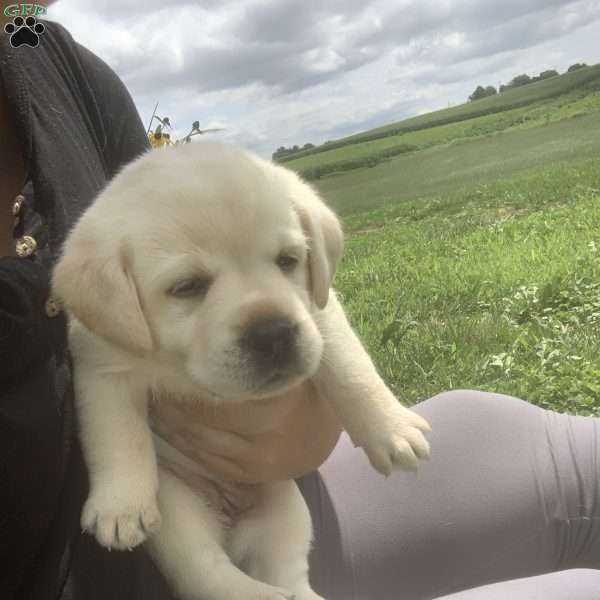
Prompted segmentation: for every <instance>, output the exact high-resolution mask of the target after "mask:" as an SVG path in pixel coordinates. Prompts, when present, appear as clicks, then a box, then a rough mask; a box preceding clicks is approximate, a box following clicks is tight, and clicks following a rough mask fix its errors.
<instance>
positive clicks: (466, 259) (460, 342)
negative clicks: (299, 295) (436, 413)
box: [336, 159, 600, 414]
mask: <svg viewBox="0 0 600 600" xmlns="http://www.w3.org/2000/svg"><path fill="white" fill-rule="evenodd" d="M346 228H347V231H348V238H347V251H346V256H345V258H344V260H343V264H342V266H341V268H340V271H339V273H338V275H337V277H336V288H337V289H338V291H339V293H340V294H341V298H342V301H343V303H344V305H345V307H346V308H347V310H348V314H349V317H350V320H351V322H352V323H353V324H354V325H355V327H356V328H357V330H358V332H359V335H360V336H361V338H362V339H363V341H364V342H365V344H366V346H367V348H368V349H369V351H370V352H371V355H372V356H373V357H374V360H375V363H376V364H377V366H378V368H379V370H380V372H381V374H382V375H383V377H384V378H385V380H386V381H387V382H388V384H389V385H390V386H391V387H392V389H394V391H395V392H396V394H397V395H398V397H399V398H401V399H402V400H403V401H404V402H406V403H408V404H412V403H414V402H417V401H419V400H423V399H425V398H427V397H429V396H432V395H434V394H436V393H438V392H441V391H443V390H448V389H453V388H454V389H456V388H475V389H484V390H489V391H497V392H502V393H507V394H512V395H516V396H518V397H521V398H525V399H527V400H529V401H531V402H534V403H536V404H538V405H540V406H543V407H546V408H553V409H555V410H560V411H567V412H571V413H577V414H600V358H599V357H600V336H599V335H598V327H599V326H600V161H599V160H596V159H592V160H587V161H574V162H571V163H566V164H561V165H555V166H553V167H552V168H548V169H538V170H535V171H533V172H530V173H526V174H521V175H518V176H513V177H511V178H508V179H506V180H503V179H499V180H496V181H494V182H490V183H486V184H481V185H478V186H474V187H471V188H469V189H463V190H461V191H457V192H455V193H452V194H449V195H447V196H434V197H428V198H420V199H418V200H413V201H406V202H402V203H398V204H396V205H393V206H390V207H388V208H386V209H379V210H377V211H373V212H372V213H361V214H358V215H354V216H348V217H347V218H346Z"/></svg>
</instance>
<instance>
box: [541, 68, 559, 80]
mask: <svg viewBox="0 0 600 600" xmlns="http://www.w3.org/2000/svg"><path fill="white" fill-rule="evenodd" d="M557 75H558V71H556V70H555V69H548V70H547V71H542V72H541V73H540V76H539V79H549V78H550V77H556V76H557Z"/></svg>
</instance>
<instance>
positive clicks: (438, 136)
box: [285, 77, 600, 173]
mask: <svg viewBox="0 0 600 600" xmlns="http://www.w3.org/2000/svg"><path fill="white" fill-rule="evenodd" d="M599 79H600V77H599ZM599 85H600V81H599ZM590 113H597V114H598V115H600V91H595V92H592V93H586V90H577V91H575V92H571V93H568V94H565V96H561V97H560V98H556V99H552V100H546V101H542V102H540V103H537V104H534V105H530V106H527V107H524V108H516V109H512V110H508V111H505V112H501V113H496V114H492V115H485V116H482V117H476V118H473V119H468V120H466V121H460V122H457V123H450V124H448V125H441V126H438V127H432V128H428V129H421V130H419V131H412V132H409V133H405V134H402V135H397V136H390V137H384V138H381V139H378V140H373V141H371V142H363V143H360V144H351V145H347V146H343V147H341V148H338V149H335V150H330V151H328V152H323V153H319V154H310V155H308V156H304V157H302V158H297V159H295V160H293V161H288V162H286V163H285V165H286V167H288V168H292V169H294V170H295V171H298V172H299V173H306V172H307V170H308V169H311V168H314V167H317V166H322V165H328V164H331V163H337V162H339V161H345V160H355V159H361V158H362V159H368V158H369V157H371V156H374V155H375V156H377V155H378V154H379V153H381V152H382V151H386V150H388V149H390V148H394V147H397V146H400V145H407V144H409V145H412V146H415V149H419V150H422V149H426V148H430V147H432V146H437V145H443V144H448V143H454V142H456V141H457V140H465V139H472V138H476V137H480V136H483V135H490V134H493V133H499V132H502V131H505V132H506V131H512V130H515V129H530V128H534V127H538V126H540V125H546V124H549V123H553V122H556V121H561V120H563V119H567V118H572V117H580V116H582V115H585V114H590Z"/></svg>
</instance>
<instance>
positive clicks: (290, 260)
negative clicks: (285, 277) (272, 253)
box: [275, 254, 298, 273]
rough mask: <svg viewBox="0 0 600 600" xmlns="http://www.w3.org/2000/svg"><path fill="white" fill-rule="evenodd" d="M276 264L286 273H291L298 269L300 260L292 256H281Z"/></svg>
mask: <svg viewBox="0 0 600 600" xmlns="http://www.w3.org/2000/svg"><path fill="white" fill-rule="evenodd" d="M275 262H276V263H277V266H278V267H279V268H280V269H281V270H282V271H283V272H284V273H289V272H290V271H293V270H294V269H295V268H296V265H297V264H298V259H297V258H296V257H295V256H291V255H290V254H280V255H279V256H278V257H277V260H276V261H275Z"/></svg>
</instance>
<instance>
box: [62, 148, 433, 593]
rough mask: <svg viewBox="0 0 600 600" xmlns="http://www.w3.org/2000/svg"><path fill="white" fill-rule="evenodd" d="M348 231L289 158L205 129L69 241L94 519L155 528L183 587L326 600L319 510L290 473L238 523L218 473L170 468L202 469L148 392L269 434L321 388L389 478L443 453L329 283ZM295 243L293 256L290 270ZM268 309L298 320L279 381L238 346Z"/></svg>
mask: <svg viewBox="0 0 600 600" xmlns="http://www.w3.org/2000/svg"><path fill="white" fill-rule="evenodd" d="M342 239H343V238H342V231H341V228H340V225H339V222H338V220H337V218H336V216H335V215H334V213H333V212H332V211H331V210H330V209H329V208H328V207H327V206H326V205H325V204H324V203H323V202H322V201H321V200H320V198H319V197H318V195H317V194H316V192H315V191H314V190H313V189H312V188H311V187H309V186H308V185H307V184H305V183H304V182H302V181H301V180H300V179H299V178H298V177H297V176H296V175H295V174H293V173H292V172H291V171H288V170H287V169H284V168H282V167H280V166H276V165H274V164H271V163H270V162H267V161H264V160H262V159H259V158H257V157H255V156H253V155H251V154H249V153H247V152H244V151H242V150H239V149H237V148H234V147H231V146H226V145H221V144H209V143H202V144H189V145H185V146H182V147H177V148H174V149H169V150H161V151H157V150H155V151H152V152H149V153H147V154H145V155H144V156H142V157H140V158H139V159H137V160H136V161H134V162H133V163H131V164H130V165H128V166H127V167H125V168H124V169H123V170H122V171H121V172H120V173H119V174H118V175H117V176H116V178H115V179H114V180H113V181H112V182H111V183H110V184H109V185H108V186H107V188H106V189H105V190H104V191H103V192H102V193H101V194H100V196H99V197H98V198H97V200H96V201H95V202H94V204H93V205H92V206H91V207H90V208H89V209H88V210H87V212H86V213H85V214H84V215H83V216H82V218H81V219H80V221H79V222H78V224H77V225H76V226H75V228H74V229H73V231H72V232H71V234H70V235H69V237H68V239H67V241H66V244H65V247H64V253H63V256H62V258H61V260H60V261H59V263H58V264H57V267H56V269H55V272H54V277H53V285H54V290H55V293H56V294H57V295H58V296H59V298H60V299H61V301H62V302H63V304H64V306H65V307H66V309H67V311H68V313H69V315H70V317H71V326H70V341H71V347H72V351H73V355H74V360H75V367H76V368H75V386H76V396H77V408H78V415H79V422H80V434H81V440H82V445H83V449H84V453H85V458H86V462H87V466H88V469H89V473H90V482H91V490H90V494H89V498H88V499H87V502H86V504H85V506H84V509H83V514H82V526H83V527H84V528H86V529H87V530H88V532H90V533H93V534H95V536H96V538H97V540H98V541H99V543H100V544H102V545H104V546H106V547H108V548H117V549H124V548H131V547H134V546H136V545H138V544H140V543H142V542H144V541H146V540H147V546H148V549H149V551H150V553H151V554H152V556H153V557H154V559H155V560H156V562H157V564H158V565H159V567H160V568H161V569H162V571H163V572H164V573H165V575H166V576H167V578H168V580H169V581H170V582H171V585H172V586H173V589H174V590H176V593H177V594H178V595H179V596H180V597H181V598H183V599H185V600H259V599H260V600H275V599H282V598H296V600H316V599H318V598H319V596H317V594H315V592H313V591H312V590H311V589H310V586H309V583H308V562H307V556H308V552H309V547H310V543H311V537H312V528H311V522H310V515H309V512H308V509H307V507H306V505H305V503H304V501H303V499H302V497H301V495H300V493H299V491H298V489H297V487H296V485H295V483H294V482H292V481H281V482H275V483H271V484H266V485H262V486H258V487H257V496H256V502H255V503H254V505H253V506H252V507H251V509H250V510H248V511H246V512H244V513H243V514H242V515H241V516H240V517H239V518H238V519H236V520H235V521H234V522H232V523H230V524H229V525H230V526H229V527H226V526H224V525H223V518H222V517H223V515H219V514H218V513H219V510H218V503H216V502H214V501H211V500H210V497H209V494H208V492H209V490H208V487H207V488H206V493H203V489H202V488H200V489H198V488H193V487H192V486H190V485H188V484H187V483H186V479H185V477H184V478H182V477H179V476H177V475H174V471H173V470H172V469H169V468H166V467H165V465H169V464H176V465H178V466H179V467H181V469H183V470H185V469H188V470H189V472H190V473H191V472H193V471H194V469H196V466H195V465H194V464H190V462H191V461H189V460H187V459H186V458H185V457H183V456H182V455H180V454H179V453H178V452H177V451H176V450H175V449H174V448H172V447H171V446H170V445H169V444H167V443H166V442H165V440H164V439H160V438H155V437H153V434H152V432H151V429H150V426H149V419H148V407H149V404H150V403H154V406H155V407H156V408H157V414H158V418H160V403H161V402H173V401H176V402H177V401H180V402H186V403H190V404H195V405H197V406H198V407H204V409H206V407H212V408H211V410H215V411H218V410H222V411H223V414H224V415H226V417H227V419H228V421H227V423H228V426H229V427H230V428H231V430H232V431H242V432H254V433H256V432H260V431H266V430H269V428H271V427H275V426H277V423H278V420H279V419H280V418H281V415H283V414H285V412H286V410H289V407H290V406H291V404H290V403H291V402H298V401H304V400H306V401H307V400H308V399H310V398H312V397H314V395H315V394H318V395H319V397H324V398H325V399H326V401H327V402H329V403H330V405H331V407H332V410H333V411H334V412H335V415H337V418H338V419H339V422H340V423H341V425H342V426H343V427H344V428H345V429H346V430H347V431H348V433H349V435H350V436H351V438H352V440H353V442H354V443H355V445H357V446H361V447H362V448H363V449H364V451H365V452H366V454H367V455H368V457H369V459H370V461H371V463H372V465H373V466H374V468H376V469H377V470H378V471H379V472H381V473H383V474H384V475H389V474H390V473H391V472H392V470H393V468H394V467H404V468H409V469H415V468H416V466H417V462H418V460H419V459H424V458H427V457H428V456H429V446H428V443H427V441H426V440H425V438H424V436H423V433H422V432H424V431H428V430H429V427H428V425H427V423H426V422H425V421H424V420H423V419H422V418H421V417H419V416H418V415H416V414H415V413H414V412H412V411H410V410H408V409H407V408H405V407H403V406H402V405H401V404H400V403H399V402H398V401H397V400H396V398H395V397H394V396H393V395H392V393H391V392H390V391H389V389H388V388H387V387H386V385H385V384H384V382H383V381H382V380H381V378H380V377H379V376H378V374H377V372H376V370H375V368H374V366H373V364H372V362H371V360H370V358H369V357H368V355H367V354H366V352H365V350H364V348H363V347H362V345H361V343H360V341H359V340H358V338H357V337H356V335H355V334H354V332H353V331H352V329H351V327H350V325H349V323H348V321H347V319H346V317H345V315H344V312H343V309H342V307H341V306H340V304H339V302H338V300H337V298H336V296H335V293H334V292H333V290H332V289H331V287H330V286H331V281H332V278H333V276H334V273H335V269H336V266H337V263H338V261H339V259H340V257H341V254H342V247H343V244H342ZM282 255H284V256H287V257H289V256H291V257H293V258H294V259H295V260H296V261H297V266H296V267H295V268H292V269H287V270H286V269H282V268H280V265H279V266H278V264H277V259H278V257H280V256H282ZM198 276H199V277H208V278H210V280H211V283H210V287H209V288H208V291H207V292H206V293H202V294H198V295H195V296H194V295H192V296H188V297H176V296H173V294H172V290H173V286H175V285H176V284H178V283H180V282H182V281H188V280H190V279H192V278H194V277H198ZM260 318H285V319H289V321H290V322H293V323H295V324H297V327H298V331H297V337H296V342H295V343H296V354H295V358H294V361H293V365H292V367H290V369H288V370H283V371H282V372H281V373H280V374H279V376H278V378H275V379H271V378H270V374H269V373H265V372H264V369H263V371H261V370H260V369H258V368H257V367H256V365H254V363H253V362H252V360H251V357H249V356H248V355H247V354H245V351H244V350H243V349H241V347H240V343H239V340H240V336H242V335H243V334H244V332H245V331H247V329H248V327H250V326H251V325H252V324H253V323H255V322H256V320H257V319H260ZM271 375H272V374H271ZM198 414H199V415H201V414H202V413H201V411H200V410H199V413H198ZM199 418H200V417H199ZM157 456H158V461H157ZM197 470H198V472H199V473H200V474H201V475H202V476H203V477H205V479H206V482H207V485H208V483H209V482H210V481H211V479H212V480H214V481H215V482H219V481H220V476H219V474H218V473H204V472H202V469H200V468H199V467H198V469H197ZM221 483H223V482H221ZM229 483H232V482H229ZM233 483H235V482H233ZM215 489H216V490H219V489H221V488H219V486H218V485H217V486H216V488H215ZM215 489H212V490H211V492H214V491H215ZM241 567H243V569H242V568H241Z"/></svg>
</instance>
